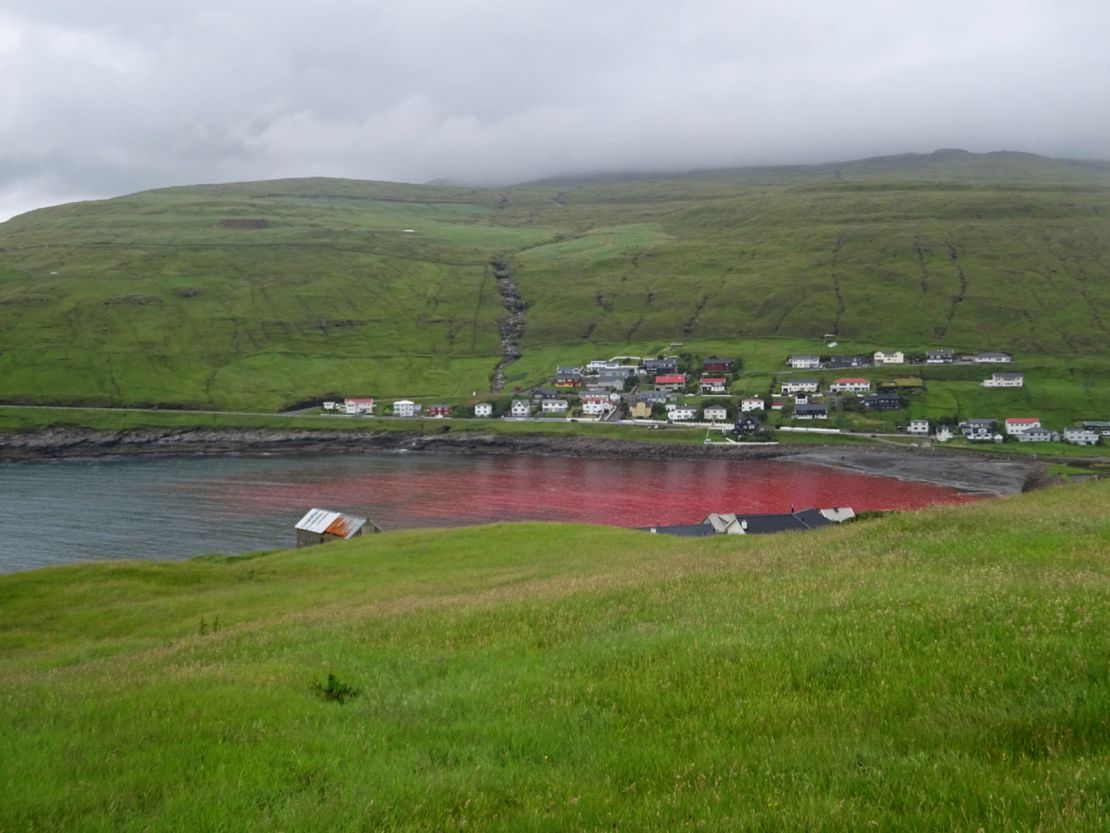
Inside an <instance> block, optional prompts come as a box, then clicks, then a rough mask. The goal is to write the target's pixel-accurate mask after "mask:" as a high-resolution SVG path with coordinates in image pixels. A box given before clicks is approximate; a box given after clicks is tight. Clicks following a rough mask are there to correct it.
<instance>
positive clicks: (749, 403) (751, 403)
mask: <svg viewBox="0 0 1110 833" xmlns="http://www.w3.org/2000/svg"><path fill="white" fill-rule="evenodd" d="M763 410H766V405H765V404H764V402H763V400H762V399H760V398H759V397H758V396H748V397H745V398H744V399H741V400H740V413H742V414H746V413H750V412H751V411H763Z"/></svg>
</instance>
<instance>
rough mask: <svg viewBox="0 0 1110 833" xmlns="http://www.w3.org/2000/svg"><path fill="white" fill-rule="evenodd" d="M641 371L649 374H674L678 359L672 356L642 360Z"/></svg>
mask: <svg viewBox="0 0 1110 833" xmlns="http://www.w3.org/2000/svg"><path fill="white" fill-rule="evenodd" d="M643 369H644V370H646V371H647V372H649V373H674V372H675V371H677V370H678V359H677V358H675V357H674V356H670V357H668V358H665V359H644V364H643Z"/></svg>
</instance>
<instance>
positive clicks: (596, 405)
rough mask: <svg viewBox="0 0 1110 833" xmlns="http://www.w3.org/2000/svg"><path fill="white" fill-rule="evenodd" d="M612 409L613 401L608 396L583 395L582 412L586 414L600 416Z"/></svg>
mask: <svg viewBox="0 0 1110 833" xmlns="http://www.w3.org/2000/svg"><path fill="white" fill-rule="evenodd" d="M611 410H613V403H612V402H611V401H610V400H609V397H608V396H583V397H582V413H584V414H586V415H587V416H601V415H602V414H607V413H609V412H610V411H611Z"/></svg>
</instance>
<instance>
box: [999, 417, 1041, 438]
mask: <svg viewBox="0 0 1110 833" xmlns="http://www.w3.org/2000/svg"><path fill="white" fill-rule="evenodd" d="M1040 427H1041V421H1040V420H1039V419H1037V417H1006V433H1007V434H1010V435H1011V436H1013V435H1014V434H1020V433H1021V432H1022V431H1028V430H1030V429H1032V428H1040Z"/></svg>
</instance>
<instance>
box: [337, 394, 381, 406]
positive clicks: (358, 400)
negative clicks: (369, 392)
mask: <svg viewBox="0 0 1110 833" xmlns="http://www.w3.org/2000/svg"><path fill="white" fill-rule="evenodd" d="M343 401H344V402H354V403H355V404H358V405H373V404H374V399H373V397H369V396H349V397H347V398H346V399H344V400H343Z"/></svg>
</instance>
